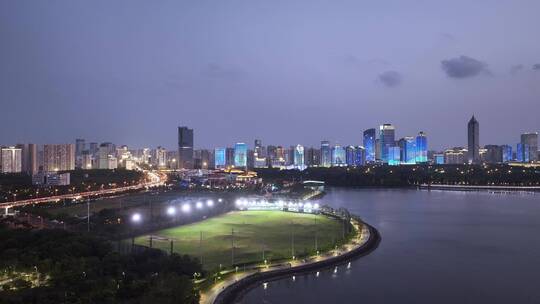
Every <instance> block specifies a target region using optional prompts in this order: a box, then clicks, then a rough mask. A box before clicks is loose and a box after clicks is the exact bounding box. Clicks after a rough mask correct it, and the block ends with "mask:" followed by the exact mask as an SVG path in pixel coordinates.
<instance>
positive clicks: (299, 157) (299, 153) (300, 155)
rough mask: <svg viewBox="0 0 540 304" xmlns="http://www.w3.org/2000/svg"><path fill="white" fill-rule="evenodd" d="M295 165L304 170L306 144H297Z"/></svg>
mask: <svg viewBox="0 0 540 304" xmlns="http://www.w3.org/2000/svg"><path fill="white" fill-rule="evenodd" d="M294 167H295V168H297V169H300V170H304V168H305V162H304V146H302V145H297V146H296V147H295V148H294Z"/></svg>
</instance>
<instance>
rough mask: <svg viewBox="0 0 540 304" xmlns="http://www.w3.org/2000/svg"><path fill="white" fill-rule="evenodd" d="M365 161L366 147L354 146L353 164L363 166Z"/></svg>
mask: <svg viewBox="0 0 540 304" xmlns="http://www.w3.org/2000/svg"><path fill="white" fill-rule="evenodd" d="M365 163H366V149H365V148H364V147H362V146H357V147H355V150H354V165H355V166H363V165H364V164H365Z"/></svg>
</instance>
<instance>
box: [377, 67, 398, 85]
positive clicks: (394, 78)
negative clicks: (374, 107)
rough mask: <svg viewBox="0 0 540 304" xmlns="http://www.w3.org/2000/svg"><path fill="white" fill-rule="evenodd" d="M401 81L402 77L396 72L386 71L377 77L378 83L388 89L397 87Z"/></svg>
mask: <svg viewBox="0 0 540 304" xmlns="http://www.w3.org/2000/svg"><path fill="white" fill-rule="evenodd" d="M402 80H403V76H401V74H400V73H398V72H396V71H386V72H383V73H382V74H380V75H379V81H380V82H381V83H382V84H384V85H385V86H387V87H390V88H393V87H397V86H399V85H400V84H401V82H402Z"/></svg>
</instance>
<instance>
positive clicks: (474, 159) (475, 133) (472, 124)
mask: <svg viewBox="0 0 540 304" xmlns="http://www.w3.org/2000/svg"><path fill="white" fill-rule="evenodd" d="M467 139H468V151H469V155H468V161H469V164H478V163H480V153H479V150H480V124H479V123H478V121H477V120H476V118H474V115H473V117H472V118H471V120H469V123H468V125H467Z"/></svg>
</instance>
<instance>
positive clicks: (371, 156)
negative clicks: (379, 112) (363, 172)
mask: <svg viewBox="0 0 540 304" xmlns="http://www.w3.org/2000/svg"><path fill="white" fill-rule="evenodd" d="M364 149H365V153H366V158H365V161H366V162H374V161H375V129H374V128H373V129H367V130H365V131H364Z"/></svg>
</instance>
